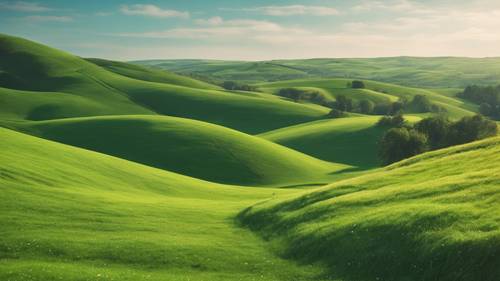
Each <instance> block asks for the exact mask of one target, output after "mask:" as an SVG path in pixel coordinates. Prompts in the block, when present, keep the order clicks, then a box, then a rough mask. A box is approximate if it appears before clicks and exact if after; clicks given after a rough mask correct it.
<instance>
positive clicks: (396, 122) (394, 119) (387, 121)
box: [377, 114, 405, 127]
mask: <svg viewBox="0 0 500 281" xmlns="http://www.w3.org/2000/svg"><path fill="white" fill-rule="evenodd" d="M404 125H405V119H404V117H403V115H402V114H396V115H394V116H382V117H381V118H380V119H379V120H378V122H377V126H387V127H403V126H404Z"/></svg>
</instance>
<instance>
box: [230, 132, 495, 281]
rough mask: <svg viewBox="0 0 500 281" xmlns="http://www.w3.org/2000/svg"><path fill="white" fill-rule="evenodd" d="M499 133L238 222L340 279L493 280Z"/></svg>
mask: <svg viewBox="0 0 500 281" xmlns="http://www.w3.org/2000/svg"><path fill="white" fill-rule="evenodd" d="M499 155H500V138H498V137H496V138H493V139H488V140H484V141H480V142H476V143H472V144H467V145H463V146H458V147H453V148H449V149H445V150H439V151H435V152H430V153H426V154H423V155H421V156H417V157H415V158H411V159H408V160H406V161H403V162H400V163H397V164H394V165H392V166H389V167H387V168H385V169H382V170H379V171H377V172H374V173H370V174H368V175H364V176H361V177H358V178H354V179H349V180H345V181H340V182H337V183H334V184H332V185H330V186H327V187H324V188H321V189H318V190H315V191H313V192H310V193H308V194H305V195H299V196H297V195H294V196H291V197H290V198H287V199H282V198H279V199H273V200H267V201H264V202H263V203H260V204H257V205H255V206H253V207H251V208H248V209H246V210H245V211H243V212H242V213H241V214H240V219H241V221H242V222H243V224H245V225H246V226H248V227H250V228H251V229H253V230H256V231H258V232H259V233H260V234H261V235H263V236H264V237H266V239H271V240H272V244H273V245H274V246H275V247H276V248H278V249H279V250H278V251H279V252H280V253H281V254H282V255H284V256H285V257H289V258H292V259H296V260H299V261H301V262H304V263H318V264H325V265H327V267H328V268H329V269H330V272H331V274H332V276H335V277H336V278H339V279H343V280H450V281H451V280H471V281H473V280H490V281H493V280H497V279H498V276H500V268H499V267H498V264H499V263H500V239H499V237H500V224H499V222H500V205H499V204H498V202H499V200H500V196H499V195H500V166H499V165H498V161H499V160H500V159H499Z"/></svg>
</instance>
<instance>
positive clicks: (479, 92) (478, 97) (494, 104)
mask: <svg viewBox="0 0 500 281" xmlns="http://www.w3.org/2000/svg"><path fill="white" fill-rule="evenodd" d="M457 96H458V97H460V98H463V99H466V100H469V101H472V102H474V103H476V104H479V111H480V112H481V114H483V115H485V116H488V117H491V118H494V119H497V120H500V85H498V86H495V87H494V86H486V87H481V86H476V85H473V86H468V87H466V88H465V90H464V91H463V92H461V93H458V95H457Z"/></svg>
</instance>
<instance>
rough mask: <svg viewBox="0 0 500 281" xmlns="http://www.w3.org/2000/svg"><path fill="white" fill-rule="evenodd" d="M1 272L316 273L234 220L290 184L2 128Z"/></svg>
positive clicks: (245, 276) (42, 279)
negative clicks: (215, 178) (259, 183)
mask: <svg viewBox="0 0 500 281" xmlns="http://www.w3.org/2000/svg"><path fill="white" fill-rule="evenodd" d="M0 137H1V139H2V142H0V150H1V151H2V153H0V162H1V163H2V167H1V170H0V186H1V187H2V191H1V196H0V224H1V225H2V227H1V228H0V279H1V280H12V281H14V280H16V281H17V280H19V281H21V280H22V281H25V280H34V281H35V280H39V281H46V280H134V281H135V280H206V281H211V280H284V281H285V280H292V279H293V280H318V279H317V278H318V277H317V274H319V273H321V270H320V269H318V268H314V267H309V266H307V267H299V266H297V265H295V264H294V263H293V262H289V261H285V260H282V259H280V258H278V257H277V256H275V255H274V254H273V253H272V252H271V251H269V250H268V248H267V247H266V245H265V244H264V242H263V241H261V240H260V239H259V238H258V237H255V236H254V235H252V234H251V233H250V232H248V231H246V230H244V229H241V228H238V227H236V225H235V224H234V221H233V217H234V216H235V214H236V213H237V212H238V211H239V210H241V209H242V208H244V207H245V206H248V205H250V204H253V203H255V202H256V201H258V200H262V199H265V198H271V197H276V196H281V194H283V193H285V192H286V193H295V192H297V191H294V190H292V189H271V188H250V187H248V188H241V187H231V186H223V185H216V184H212V183H208V182H204V181H200V180H195V179H192V178H188V177H184V176H181V175H178V174H174V173H170V172H166V171H163V170H159V169H154V168H150V167H147V166H143V165H139V164H135V163H132V162H128V161H125V160H121V159H118V158H114V157H110V156H106V155H103V154H99V153H94V152H90V151H86V150H83V149H79V148H74V147H70V146H66V145H62V144H58V143H54V142H50V141H46V140H42V139H38V138H35V137H31V136H27V135H23V134H20V133H16V132H13V131H9V130H6V129H2V128H0Z"/></svg>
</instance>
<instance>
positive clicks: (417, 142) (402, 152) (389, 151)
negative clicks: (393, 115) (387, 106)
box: [379, 128, 427, 165]
mask: <svg viewBox="0 0 500 281" xmlns="http://www.w3.org/2000/svg"><path fill="white" fill-rule="evenodd" d="M426 150H427V138H426V136H425V135H424V134H422V133H419V132H417V131H416V130H413V129H407V128H393V129H390V130H389V131H387V132H386V133H385V134H384V136H383V137H382V140H381V141H380V144H379V156H380V158H381V159H382V161H383V163H384V164H386V165H387V164H391V163H394V162H397V161H400V160H403V159H406V158H409V157H412V156H414V155H417V154H420V153H422V152H424V151H426Z"/></svg>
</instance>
